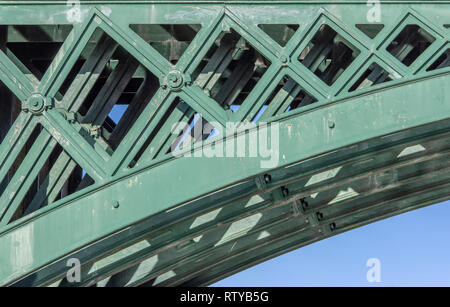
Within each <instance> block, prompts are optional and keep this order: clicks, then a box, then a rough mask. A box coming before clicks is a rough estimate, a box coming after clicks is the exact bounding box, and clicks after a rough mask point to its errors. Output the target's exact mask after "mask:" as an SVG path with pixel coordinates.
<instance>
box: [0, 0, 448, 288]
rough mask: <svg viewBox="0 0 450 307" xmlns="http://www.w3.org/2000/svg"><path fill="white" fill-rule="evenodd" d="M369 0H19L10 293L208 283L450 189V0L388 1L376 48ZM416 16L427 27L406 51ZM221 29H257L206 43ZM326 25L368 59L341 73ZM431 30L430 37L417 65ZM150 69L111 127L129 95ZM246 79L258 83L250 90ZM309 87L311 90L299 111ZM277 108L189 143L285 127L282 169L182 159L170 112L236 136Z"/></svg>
mask: <svg viewBox="0 0 450 307" xmlns="http://www.w3.org/2000/svg"><path fill="white" fill-rule="evenodd" d="M369 9H370V7H368V6H367V3H366V1H295V0H292V1H131V0H130V1H81V4H80V5H79V6H78V5H76V4H75V6H72V5H68V4H67V3H66V1H17V2H16V1H3V2H2V3H1V4H0V35H1V37H0V81H1V83H0V85H4V86H3V87H2V88H1V89H0V90H1V91H0V97H7V99H5V98H3V99H5V100H2V102H1V103H2V106H1V107H0V110H1V112H5V113H2V118H3V117H5V118H7V117H8V116H9V115H8V114H9V113H10V114H11V116H12V115H13V114H14V116H12V117H11V118H12V119H15V121H14V123H13V124H9V123H8V122H6V124H3V123H2V125H1V126H0V133H1V138H2V139H1V141H2V142H1V145H0V284H2V285H35V286H41V285H50V284H53V285H59V286H88V285H94V284H98V285H108V286H110V285H114V286H136V285H142V284H145V285H159V286H160V285H207V284H210V283H212V282H214V281H216V280H219V279H221V278H223V277H225V276H228V275H230V274H233V273H235V272H238V271H240V270H242V269H244V268H247V267H249V266H251V265H254V264H256V263H259V262H261V261H264V260H266V259H270V258H271V257H274V256H277V255H279V254H282V253H284V252H287V251H289V250H292V249H293V248H298V247H301V246H304V245H306V244H310V243H312V242H315V241H317V240H321V239H324V238H326V237H329V236H331V235H335V234H337V233H341V232H344V231H347V230H350V229H352V228H355V227H358V226H361V225H365V224H367V223H370V222H373V221H376V220H379V219H381V218H386V217H389V216H392V215H395V214H399V213H402V212H405V211H408V210H412V209H415V208H419V207H422V206H425V205H429V204H433V203H435V202H437V201H441V200H444V199H447V198H448V197H449V192H450V189H449V184H450V178H449V172H448V170H449V167H450V165H449V161H450V160H449V159H448V157H449V152H448V150H449V145H450V144H449V142H450V138H449V133H450V121H449V114H450V105H449V104H448V101H449V98H450V97H449V95H450V92H449V91H448V90H447V88H448V84H449V81H450V76H449V73H450V68H449V67H448V66H449V64H448V58H447V59H446V60H444V62H442V59H443V56H444V54H445V52H446V50H447V49H448V48H449V46H450V43H449V38H450V32H449V29H448V28H446V27H444V25H447V24H450V4H449V3H448V2H446V1H427V2H420V1H406V0H405V1H382V5H381V12H382V20H381V21H380V22H378V23H376V24H383V25H384V27H383V28H382V30H381V31H380V32H379V33H378V34H377V35H376V36H375V37H374V38H373V39H371V38H370V37H369V36H366V35H365V34H363V32H361V31H360V30H358V28H357V27H356V25H359V24H370V22H368V21H367V17H366V16H367V12H368V10H369ZM25 25H33V27H25ZM130 25H138V26H130ZM139 25H158V26H157V27H152V28H147V27H144V26H142V27H139ZM259 25H265V26H264V27H260V26H259ZM267 25H275V27H274V28H272V29H269V27H268V26H267ZM281 25H297V26H298V28H297V29H296V30H293V28H284V27H283V26H281ZM325 25H326V26H325ZM407 25H416V26H418V27H420V28H421V30H420V31H419V32H417V33H418V34H417V33H414V32H413V31H412V30H411V32H408V34H407V35H408V36H409V37H413V39H412V40H411V41H410V42H408V43H406V44H405V45H404V46H402V48H395V47H394V48H392V47H390V46H391V43H392V41H393V40H395V39H397V37H399V35H400V37H401V35H403V33H405V32H403V31H404V29H405V27H406V26H407ZM133 29H134V30H135V31H138V32H139V31H140V32H139V33H137V32H135V31H134V30H133ZM263 29H264V30H265V31H267V34H266V33H265V32H264V31H263ZM99 30H101V31H100V32H99ZM224 31H225V32H226V33H228V32H230V33H232V34H230V35H234V36H230V37H237V36H240V37H241V38H242V39H241V40H239V41H235V40H233V39H234V38H233V39H231V40H229V41H227V40H225V39H223V40H221V43H220V46H217V47H216V49H215V50H213V52H209V50H210V49H211V48H212V47H214V46H215V41H216V40H218V39H220V38H221V37H222V36H221V35H224V34H223V32H224ZM327 31H328V32H327ZM195 32H197V33H196V34H195ZM318 32H320V33H325V34H326V33H328V34H330V33H334V32H335V33H336V36H333V37H334V38H333V39H334V40H335V41H340V42H343V44H344V45H345V46H346V47H347V48H350V49H352V50H353V53H350V54H351V56H352V57H355V58H354V60H353V61H352V62H351V63H349V64H348V65H346V66H343V67H337V68H336V71H333V65H337V66H339V65H341V64H342V63H341V62H345V60H346V59H349V57H350V54H347V55H346V58H344V59H341V62H337V63H336V62H333V61H335V59H333V58H332V57H331V56H330V58H327V56H328V55H327V54H326V53H325V51H324V50H327V48H334V47H335V46H334V44H335V43H336V42H335V41H333V42H332V43H328V42H327V41H326V39H322V40H321V38H317V37H316V34H317V33H318ZM413 35H415V36H413ZM325 36H326V35H325ZM372 36H373V35H372ZM191 39H192V41H190V40H191ZM418 39H420V40H422V43H424V44H426V43H428V45H427V48H423V47H421V48H422V49H423V50H422V49H421V50H419V52H418V53H419V54H418V55H417V56H416V57H414V58H413V59H412V55H411V54H410V51H411V50H413V49H414V48H415V47H414V43H415V42H417V40H418ZM404 41H407V40H404ZM404 41H399V42H398V43H399V44H402V43H403V42H404ZM49 42H51V43H52V44H53V45H51V44H47V45H46V44H45V43H49ZM149 42H150V43H149ZM279 43H283V45H284V46H283V47H282V46H281V45H280V44H279ZM14 44H38V45H37V46H40V48H41V49H40V50H39V52H41V53H45V54H47V53H48V54H50V53H51V52H50V51H51V50H53V49H55V47H52V46H58V49H57V50H55V53H56V54H55V55H54V57H49V58H39V59H40V60H43V61H44V62H45V61H47V62H46V63H48V68H47V69H45V70H42V68H41V66H39V62H34V61H32V60H31V59H32V58H33V56H34V53H33V52H30V50H31V49H30V50H28V49H26V48H22V51H21V52H20V54H19V53H17V51H16V49H15V48H16V47H15V46H20V45H14ZM55 44H59V45H55ZM25 46H26V45H25ZM349 46H350V47H349ZM341 47H342V45H341ZM52 48H53V49H52ZM305 48H310V49H306V50H311V51H310V52H307V53H304V52H303V51H304V50H305ZM341 49H342V50H344V49H345V48H341ZM419 49H420V48H419ZM248 50H251V52H254V53H257V54H258V57H259V58H258V61H257V63H258V65H254V63H253V62H252V61H250V60H251V59H253V58H252V57H251V56H248V53H245V52H249V51H248ZM342 50H341V51H342ZM388 50H389V51H388ZM344 51H345V50H344ZM242 54H244V57H240V56H241V55H242ZM245 54H246V55H245ZM245 56H247V58H246V57H245ZM205 57H209V58H208V61H207V63H203V62H202V59H204V58H205ZM263 58H264V59H265V60H263ZM23 59H28V60H27V61H24V60H23ZM80 59H81V60H80ZM249 59H250V60H249ZM324 59H329V61H328V62H327V61H323V60H324ZM438 59H439V61H441V64H440V66H437V67H435V66H436V65H435V64H434V63H436V61H437V60H438ZM168 60H172V62H169V61H168ZM232 61H236V67H237V68H236V69H235V70H233V71H232V72H227V69H226V68H227V66H228V64H229V63H231V62H232ZM445 61H447V62H445ZM330 62H332V63H331V64H330ZM402 62H404V63H407V64H406V65H405V64H403V63H402ZM445 63H447V64H445ZM373 64H376V66H373ZM76 65H79V67H78V66H77V67H78V72H76V71H73V70H72V69H73V67H74V66H76ZM327 65H330V67H331V69H328V70H327V67H328V66H327ZM430 67H432V68H433V69H429V68H430ZM368 69H370V70H371V71H369V72H368V73H367V75H364V74H365V72H366V71H367V70H368ZM333 73H335V76H333ZM258 74H259V75H258ZM363 75H364V76H367V77H363V78H362V80H361V76H363ZM227 76H229V77H227ZM336 76H338V77H336ZM221 77H222V78H225V81H223V86H222V88H221V89H219V90H218V89H217V88H215V85H216V84H218V83H217V82H218V80H220V78H221ZM66 78H72V79H71V82H68V84H66V83H65V80H66ZM284 79H285V80H286V81H285V82H284V81H282V80H284ZM139 80H140V82H142V83H140V85H138V86H136V88H135V89H131V90H129V91H130V93H126V94H128V95H134V97H133V98H132V99H129V100H128V102H126V103H127V104H129V110H127V112H126V113H125V115H124V117H123V118H124V119H123V120H121V122H119V123H118V124H117V126H116V127H117V130H113V131H109V130H108V129H109V128H108V127H109V126H110V125H111V123H107V124H104V122H105V120H106V121H108V114H109V112H110V110H111V108H112V106H113V105H114V104H116V102H117V103H119V104H120V103H123V102H122V101H123V99H125V98H123V97H122V94H123V92H124V90H125V89H126V88H127V86H128V85H129V84H130V83H132V82H137V81H139ZM249 80H255V81H256V84H255V85H254V87H253V88H252V89H251V91H250V92H249V93H244V94H242V92H243V91H242V90H243V89H244V88H245V86H246V84H247V82H248V81H249ZM360 81H361V83H360V84H359V85H358V82H360ZM385 81H387V82H385ZM99 82H100V83H99ZM101 82H103V83H101ZM220 82H222V81H220ZM98 84H102V85H101V87H100V88H97V87H98ZM279 84H281V86H280V87H277V86H278V85H279ZM355 84H357V86H355ZM63 85H64V86H66V89H65V90H64V91H63V90H61V88H62V86H63ZM275 89H276V90H277V91H278V92H277V93H274V90H275ZM91 90H92V91H94V92H95V93H96V96H95V97H94V98H93V99H92V103H91V105H89V106H87V107H86V106H85V101H86V100H87V99H88V98H89V97H90V92H91ZM302 91H303V92H304V93H306V94H308V95H309V96H310V97H308V98H299V99H303V100H301V102H300V104H299V106H298V107H297V108H296V109H293V110H290V111H288V112H285V110H286V109H287V108H288V107H289V106H292V104H291V103H293V101H294V100H295V101H297V100H296V99H297V98H298V97H297V95H300V93H301V92H302ZM273 93H274V94H273ZM13 95H14V96H16V97H17V99H16V100H14V99H13V98H11V97H12V96H13ZM239 95H241V96H239ZM36 97H43V98H42V99H41V98H39V99H38V98H36ZM237 97H239V99H238V98H237ZM30 98H31V99H30ZM121 99H122V100H121ZM269 99H270V100H269ZM238 100H240V102H239V103H240V107H239V109H238V110H237V111H236V112H233V111H231V110H230V109H229V105H230V104H234V103H235V102H236V101H238ZM41 102H42V103H41ZM180 102H181V103H180ZM267 103H269V105H268V107H267V109H266V111H264V113H263V114H262V116H261V117H260V119H259V120H258V122H257V124H258V126H254V127H253V128H251V129H250V130H241V131H240V132H239V133H238V134H237V135H223V136H219V137H215V138H213V139H208V140H202V139H198V142H197V143H196V144H194V145H193V148H192V149H188V150H187V152H188V151H191V152H192V154H193V155H194V156H195V155H196V154H198V153H199V152H202V151H204V150H205V149H206V150H208V148H211V147H212V146H217V145H218V144H220V143H222V144H226V143H227V142H234V141H236V139H238V138H240V137H242V136H248V135H250V134H252V133H253V132H254V131H257V129H259V128H260V127H261V125H262V124H261V123H262V122H263V121H265V122H272V123H279V125H280V126H279V148H277V149H276V151H277V154H278V155H279V159H280V162H279V164H278V165H277V166H276V167H273V168H271V169H264V168H261V163H260V162H261V161H263V160H265V158H263V157H256V158H252V157H247V158H239V157H235V158H219V157H215V158H207V157H179V158H175V157H173V156H172V155H171V154H170V153H169V154H166V153H167V152H168V150H169V149H170V145H171V144H172V142H173V141H174V140H175V139H177V136H174V135H171V133H170V131H171V128H172V124H173V123H175V122H178V121H180V120H184V121H189V120H190V119H191V118H192V117H193V116H194V114H195V113H199V114H201V115H202V117H203V118H204V119H205V120H206V121H207V122H209V123H211V124H213V125H215V128H216V129H218V130H220V131H225V127H226V123H227V122H241V121H252V120H253V119H254V118H255V116H256V115H257V114H258V113H259V112H260V110H261V107H262V106H263V105H267ZM14 104H16V105H14ZM13 106H15V108H13ZM18 106H20V107H21V108H22V111H21V112H20V113H18V114H15V113H14V112H13V109H15V110H17V109H18ZM83 108H85V109H83ZM86 108H87V109H86ZM293 108H295V106H294V107H293ZM16 113H17V112H16ZM162 120H164V121H165V122H162ZM108 125H109V126H108ZM41 126H42V127H43V128H42V130H39V128H36V127H41ZM7 129H9V131H7ZM36 129H38V130H36ZM111 129H113V128H111ZM156 129H159V130H156ZM33 131H37V132H35V133H34V136H33V133H32V132H33ZM150 136H154V138H153V139H152V140H151V141H150V142H147V139H148V138H149V137H150ZM33 140H34V142H32V141H33ZM30 142H31V144H29V143H30ZM59 146H60V147H61V148H62V149H61V150H62V152H61V153H58V156H57V158H55V156H54V155H55V153H54V152H55V151H54V150H56V149H57V148H59ZM23 150H25V151H23ZM24 152H25V153H24ZM138 157H139V158H138ZM81 169H82V170H84V171H85V172H86V174H87V175H86V177H84V178H82V176H81ZM73 174H75V175H73ZM268 175H270V179H271V180H268V179H267V178H269V177H268ZM36 178H38V180H36ZM266 180H267V181H266ZM38 188H39V189H38ZM35 190H37V192H36V194H35V195H31V197H30V196H29V193H30V192H29V191H35ZM60 198H61V199H60ZM23 206H25V207H23ZM70 257H77V258H79V259H80V260H81V262H82V265H83V268H82V281H81V283H75V284H72V283H68V282H67V281H66V280H64V277H65V272H66V270H67V267H66V261H67V259H68V258H70Z"/></svg>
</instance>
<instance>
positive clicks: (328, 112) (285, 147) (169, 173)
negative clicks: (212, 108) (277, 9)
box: [0, 73, 450, 284]
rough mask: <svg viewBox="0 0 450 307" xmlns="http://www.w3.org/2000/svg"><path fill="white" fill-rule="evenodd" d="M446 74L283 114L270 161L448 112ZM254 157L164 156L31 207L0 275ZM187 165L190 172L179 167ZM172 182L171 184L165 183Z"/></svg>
mask: <svg viewBox="0 0 450 307" xmlns="http://www.w3.org/2000/svg"><path fill="white" fill-rule="evenodd" d="M449 80H450V76H449V75H448V74H447V73H443V74H440V75H436V76H435V77H433V78H425V79H423V80H420V81H415V82H411V83H409V84H405V85H400V86H392V87H389V88H385V89H383V90H382V91H379V92H377V93H376V94H373V93H371V94H367V95H363V96H361V97H358V98H354V99H350V100H345V101H339V102H335V103H332V104H327V105H324V106H322V107H321V108H317V109H315V110H314V111H313V112H305V113H298V112H297V113H298V114H290V116H286V117H285V118H284V119H283V120H281V121H280V130H279V133H280V143H279V152H280V153H282V154H281V156H280V164H279V165H278V168H283V167H286V166H289V165H292V164H294V163H298V162H300V161H303V160H305V159H308V158H311V157H314V156H317V155H320V154H324V153H326V152H331V151H334V150H337V149H339V148H343V147H346V146H349V145H352V144H357V143H360V142H364V141H366V140H370V139H373V138H379V137H382V136H384V135H389V134H392V133H396V132H400V131H404V130H407V129H411V128H414V127H417V126H421V125H425V124H430V123H434V122H439V121H441V120H445V119H448V118H449V117H448V114H450V113H449V111H450V106H449V104H448V103H447V101H448V99H449V97H448V95H449V94H448V93H447V92H445V91H435V90H434V89H436V88H444V87H445V86H446V84H448V82H449ZM419 84H420V86H417V85H419ZM423 101H428V104H427V105H424V103H423ZM386 108H389V109H390V112H389V113H386V112H385V110H386ZM293 113H295V112H293ZM349 114H352V116H351V120H349ZM368 115H369V117H367V116H368ZM367 118H369V120H367ZM330 120H332V121H333V122H334V123H335V125H334V127H333V128H330V126H329V124H328V122H329V121H330ZM201 148H202V147H198V148H197V150H200V149H201ZM242 161H244V163H242ZM260 162H261V158H234V159H233V158H228V159H209V158H178V159H172V160H170V161H167V162H166V163H161V164H157V165H154V166H153V167H150V168H145V167H144V168H142V169H140V170H138V171H136V173H134V174H132V175H129V176H124V177H123V178H120V179H116V180H114V181H113V182H111V183H109V184H107V185H106V186H105V187H104V188H96V189H95V190H91V191H89V192H87V193H86V195H85V196H84V197H82V198H79V199H76V200H74V201H70V200H68V201H67V202H66V203H65V204H63V205H61V206H58V207H55V208H51V209H50V210H46V211H45V212H37V213H36V214H32V215H31V216H29V217H28V218H27V219H26V221H24V222H21V223H18V225H15V224H14V223H12V224H10V225H9V227H8V229H6V230H4V231H2V233H1V234H0V246H2V253H1V254H0V260H1V262H2V263H8V264H9V265H8V266H6V267H5V268H4V269H3V270H2V272H1V273H0V274H1V275H0V280H2V284H9V283H11V282H13V281H15V280H17V279H20V278H22V277H24V276H26V275H28V274H29V273H30V272H33V271H35V270H37V269H39V268H40V267H42V266H44V265H46V264H49V263H51V262H52V261H55V260H57V259H58V258H60V257H63V256H64V255H67V254H69V253H73V252H75V251H77V250H79V249H81V248H83V246H87V245H89V244H93V243H95V242H96V241H99V239H100V238H104V237H106V236H111V235H113V234H114V233H117V232H119V231H120V230H123V229H126V227H129V226H130V225H133V224H135V223H137V222H139V221H142V220H145V219H147V218H150V217H151V216H152V215H154V214H156V213H158V212H161V211H164V210H167V209H171V208H173V207H174V206H179V205H181V204H184V203H186V202H188V201H190V200H193V199H197V198H199V197H202V196H204V195H207V194H209V193H212V192H214V191H219V190H221V189H223V188H226V187H227V186H231V185H233V184H236V183H238V182H243V181H244V180H246V179H251V178H254V177H255V176H258V175H262V174H264V173H266V172H262V171H261V168H260ZM188 169H190V170H195V172H188V171H186V172H180V171H179V170H188ZM211 169H215V170H217V172H216V175H215V176H210V175H208V174H209V172H210V170H211ZM235 169H240V170H241V171H240V172H235V171H234V170H235ZM174 178H175V181H174ZM169 182H171V183H169ZM173 184H176V186H177V187H179V188H178V189H172V188H171V186H172V185H173ZM124 191H126V193H124ZM116 201H118V202H119V203H120V207H119V208H117V209H116V208H114V207H113V204H114V202H116ZM79 221H84V222H83V227H79Z"/></svg>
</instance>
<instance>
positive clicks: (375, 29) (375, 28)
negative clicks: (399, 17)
mask: <svg viewBox="0 0 450 307" xmlns="http://www.w3.org/2000/svg"><path fill="white" fill-rule="evenodd" d="M355 27H356V28H357V29H358V30H360V31H361V32H362V33H364V34H365V35H366V36H367V37H369V38H370V39H374V38H375V37H377V35H378V34H379V33H380V32H381V30H383V29H384V24H379V23H369V24H356V25H355Z"/></svg>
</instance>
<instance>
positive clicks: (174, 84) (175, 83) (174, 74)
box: [166, 70, 184, 90]
mask: <svg viewBox="0 0 450 307" xmlns="http://www.w3.org/2000/svg"><path fill="white" fill-rule="evenodd" d="M166 80H167V81H166V82H167V84H168V86H169V87H170V88H171V89H172V90H177V89H180V88H181V87H182V86H183V82H184V81H183V75H182V74H181V72H180V71H177V70H174V71H171V72H169V73H168V74H167V77H166Z"/></svg>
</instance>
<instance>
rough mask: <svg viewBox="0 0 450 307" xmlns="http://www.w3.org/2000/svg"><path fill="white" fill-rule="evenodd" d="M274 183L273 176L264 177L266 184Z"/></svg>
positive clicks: (266, 175)
mask: <svg viewBox="0 0 450 307" xmlns="http://www.w3.org/2000/svg"><path fill="white" fill-rule="evenodd" d="M271 181H272V176H270V175H269V174H265V175H264V182H265V183H270V182H271Z"/></svg>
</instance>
